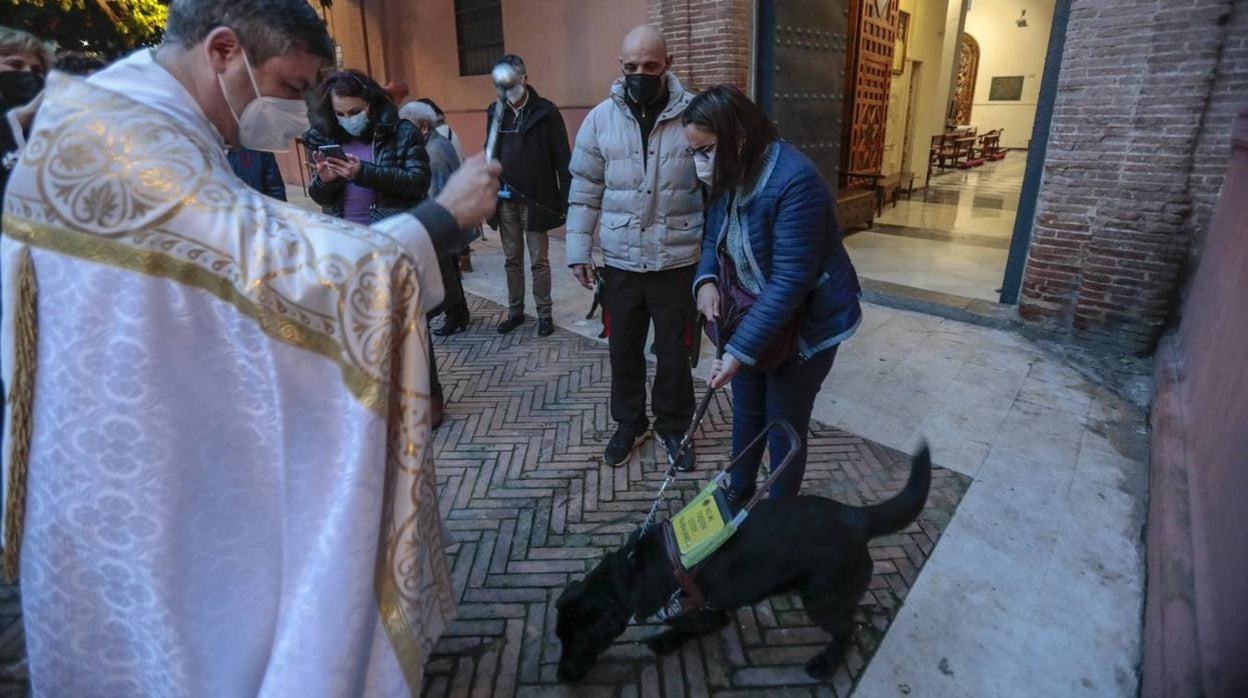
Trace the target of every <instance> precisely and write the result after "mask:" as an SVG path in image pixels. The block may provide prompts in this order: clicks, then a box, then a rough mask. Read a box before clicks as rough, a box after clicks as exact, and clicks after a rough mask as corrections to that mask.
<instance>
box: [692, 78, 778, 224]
mask: <svg viewBox="0 0 1248 698" xmlns="http://www.w3.org/2000/svg"><path fill="white" fill-rule="evenodd" d="M682 123H683V124H684V125H685V126H688V125H690V124H693V125H694V126H699V127H701V128H704V129H706V130H707V131H710V132H711V133H714V134H715V141H716V145H715V176H714V178H713V179H712V184H711V200H712V201H714V200H715V199H718V198H719V197H720V196H722V195H723V194H724V193H725V192H729V191H732V190H733V189H736V188H737V187H739V186H742V185H745V184H749V183H751V182H753V181H754V180H755V179H757V178H758V175H759V173H760V172H761V171H762V169H763V154H764V153H766V152H767V147H768V146H770V145H771V144H772V142H773V141H775V140H776V138H777V137H778V136H777V135H776V126H775V124H773V123H771V119H768V118H767V115H766V114H764V113H763V110H762V109H759V108H758V106H757V105H756V104H754V103H753V102H751V101H750V98H749V97H746V96H745V93H744V92H742V91H741V90H739V89H737V88H736V87H733V86H732V85H715V86H714V87H710V88H707V89H706V90H705V91H704V92H701V93H700V94H698V95H697V96H695V97H694V98H693V100H692V101H690V102H689V107H688V108H686V109H685V115H684V118H683V119H682Z"/></svg>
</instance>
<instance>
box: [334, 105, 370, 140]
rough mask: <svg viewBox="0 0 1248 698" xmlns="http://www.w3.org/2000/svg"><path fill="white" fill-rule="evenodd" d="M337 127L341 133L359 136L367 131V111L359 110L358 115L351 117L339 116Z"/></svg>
mask: <svg viewBox="0 0 1248 698" xmlns="http://www.w3.org/2000/svg"><path fill="white" fill-rule="evenodd" d="M338 125H339V126H341V127H342V130H343V131H346V132H347V133H349V134H351V135H352V136H356V137H359V135H360V134H362V133H364V131H365V130H366V129H368V110H367V109H361V110H360V111H359V112H358V113H356V114H352V115H351V116H340V117H338Z"/></svg>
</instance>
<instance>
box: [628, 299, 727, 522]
mask: <svg viewBox="0 0 1248 698" xmlns="http://www.w3.org/2000/svg"><path fill="white" fill-rule="evenodd" d="M698 317H699V318H700V320H701V322H699V323H698V332H701V331H702V325H705V324H706V317H704V316H702V315H701V314H699V316H698ZM715 358H716V359H723V358H724V348H723V347H721V346H719V345H716V346H715ZM715 391H716V388H712V387H710V386H707V388H706V394H705V395H703V396H702V402H701V403H699V404H698V409H697V411H695V412H694V413H693V419H692V420H691V421H690V422H689V428H688V429H686V430H685V435H684V436H682V437H681V439H680V446H679V447H678V448H677V449H676V454H675V455H672V454H671V453H668V454H667V477H665V478H664V479H663V484H662V485H660V486H659V494H658V495H657V496H656V497H655V498H654V503H653V504H651V505H650V513H648V514H646V519H645V521H643V522H642V523H641V529H640V531H639V532H638V533H637V537H638V538H639V539H640V538H641V537H642V536H643V535H645V534H646V531H648V530H650V528H651V527H652V526H654V521H655V519H656V518H657V517H658V515H659V505H660V504H662V503H663V493H664V492H666V491H667V486H668V485H670V484H672V480H674V479H676V462H677V461H678V460H680V457H681V456H683V455H685V451H686V450H688V448H689V445H690V444H692V443H693V435H694V434H695V433H696V432H697V431H698V427H700V426H702V420H703V419H705V418H706V412H707V410H709V409H710V407H711V398H713V397H715Z"/></svg>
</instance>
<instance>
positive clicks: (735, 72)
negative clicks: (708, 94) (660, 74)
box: [650, 0, 754, 90]
mask: <svg viewBox="0 0 1248 698" xmlns="http://www.w3.org/2000/svg"><path fill="white" fill-rule="evenodd" d="M753 11H754V9H753V2H752V1H751V0H650V22H651V23H652V24H654V25H655V26H656V27H658V28H659V29H660V30H662V31H663V35H664V36H666V37H667V44H668V50H669V51H671V53H672V56H673V57H674V59H675V60H674V62H673V65H672V70H674V71H675V72H676V75H677V76H679V77H680V79H681V80H683V81H684V82H685V86H686V87H689V88H690V89H692V90H697V89H702V88H706V87H709V86H711V85H714V84H716V83H721V82H729V83H732V84H734V85H736V86H738V87H740V88H741V89H743V90H744V89H747V87H748V85H749V79H750V60H751V56H750V51H751V36H750V34H751V31H752V26H753V18H754V15H753Z"/></svg>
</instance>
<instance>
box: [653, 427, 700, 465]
mask: <svg viewBox="0 0 1248 698" xmlns="http://www.w3.org/2000/svg"><path fill="white" fill-rule="evenodd" d="M683 438H684V436H674V435H671V434H669V435H667V436H663V435H660V436H659V439H660V440H661V441H662V442H663V448H665V449H667V458H668V460H669V461H671V459H673V458H676V453H677V452H678V451H680V440H681V439H683ZM697 463H698V459H697V456H696V455H694V452H693V443H692V442H690V444H689V447H688V448H686V449H685V450H684V452H683V453H681V454H680V458H679V459H677V460H676V470H677V471H678V472H682V473H687V472H689V471H690V470H693V469H694V467H696V466H697Z"/></svg>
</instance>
